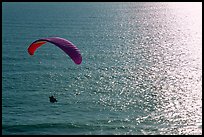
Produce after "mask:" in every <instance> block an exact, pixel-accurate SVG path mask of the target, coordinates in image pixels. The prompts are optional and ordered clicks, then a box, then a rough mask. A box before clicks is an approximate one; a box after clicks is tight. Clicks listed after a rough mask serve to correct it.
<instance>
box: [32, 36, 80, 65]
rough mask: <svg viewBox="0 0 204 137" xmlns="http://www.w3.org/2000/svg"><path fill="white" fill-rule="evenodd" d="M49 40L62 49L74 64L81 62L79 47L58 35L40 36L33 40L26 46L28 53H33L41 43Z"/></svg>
mask: <svg viewBox="0 0 204 137" xmlns="http://www.w3.org/2000/svg"><path fill="white" fill-rule="evenodd" d="M47 42H50V43H52V44H54V45H55V46H57V47H59V48H60V49H62V50H63V51H64V52H65V53H66V54H67V55H68V56H69V57H70V58H71V59H72V60H73V61H74V63H75V64H81V62H82V56H81V53H80V51H79V49H78V48H77V47H76V46H75V45H74V44H73V43H71V42H70V41H68V40H66V39H63V38H60V37H49V38H41V39H38V40H36V41H34V42H33V43H32V44H31V45H30V46H29V47H28V53H29V54H30V55H34V53H35V51H36V50H37V49H38V48H39V47H40V46H42V45H43V44H45V43H47Z"/></svg>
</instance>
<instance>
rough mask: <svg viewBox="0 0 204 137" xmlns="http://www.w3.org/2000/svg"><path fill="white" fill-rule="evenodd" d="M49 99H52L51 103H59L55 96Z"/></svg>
mask: <svg viewBox="0 0 204 137" xmlns="http://www.w3.org/2000/svg"><path fill="white" fill-rule="evenodd" d="M49 98H50V102H51V103H54V102H57V99H56V98H54V96H51V97H49Z"/></svg>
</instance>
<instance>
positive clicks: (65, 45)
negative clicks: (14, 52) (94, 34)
mask: <svg viewBox="0 0 204 137" xmlns="http://www.w3.org/2000/svg"><path fill="white" fill-rule="evenodd" d="M47 42H49V43H52V44H54V45H55V46H57V47H59V48H60V49H61V50H63V51H64V52H65V53H66V54H67V55H68V56H69V57H70V58H71V59H72V60H73V61H74V63H75V64H77V65H79V64H81V62H82V56H81V53H80V51H79V49H78V48H77V47H76V46H75V45H74V44H73V43H71V42H70V41H68V40H66V39H63V38H60V37H49V38H41V39H38V40H36V41H34V42H33V43H32V44H31V45H30V46H29V47H28V53H29V54H30V55H34V53H35V51H36V50H37V49H38V48H39V47H41V46H42V45H43V44H45V43H47ZM49 98H50V102H51V103H54V102H57V99H56V98H55V97H54V96H50V97H49Z"/></svg>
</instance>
